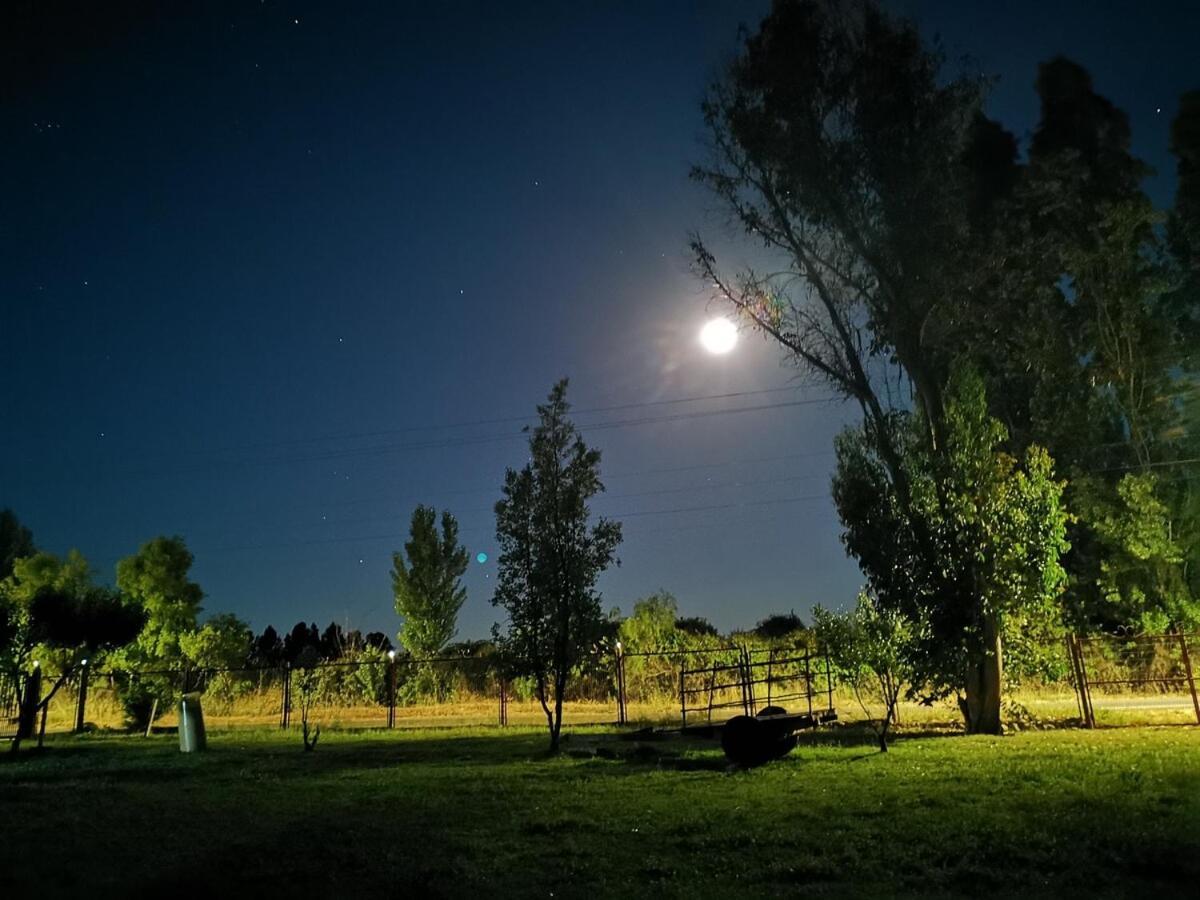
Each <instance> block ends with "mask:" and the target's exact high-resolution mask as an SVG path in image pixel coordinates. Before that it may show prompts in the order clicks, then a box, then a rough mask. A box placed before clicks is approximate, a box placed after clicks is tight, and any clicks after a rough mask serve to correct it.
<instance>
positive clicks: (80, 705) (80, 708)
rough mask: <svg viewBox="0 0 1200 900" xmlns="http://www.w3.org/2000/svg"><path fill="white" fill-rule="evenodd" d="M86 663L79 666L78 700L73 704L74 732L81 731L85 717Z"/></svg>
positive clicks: (85, 661)
mask: <svg viewBox="0 0 1200 900" xmlns="http://www.w3.org/2000/svg"><path fill="white" fill-rule="evenodd" d="M87 692H88V661H87V660H86V659H85V660H84V661H83V662H82V663H80V664H79V699H78V701H77V702H76V704H75V731H76V733H78V732H81V731H83V725H84V721H85V719H86V717H87Z"/></svg>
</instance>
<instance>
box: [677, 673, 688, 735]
mask: <svg viewBox="0 0 1200 900" xmlns="http://www.w3.org/2000/svg"><path fill="white" fill-rule="evenodd" d="M686 670H687V663H680V664H679V719H680V723H681V727H683V728H687V694H686V693H684V674H683V673H684V672H685V671H686Z"/></svg>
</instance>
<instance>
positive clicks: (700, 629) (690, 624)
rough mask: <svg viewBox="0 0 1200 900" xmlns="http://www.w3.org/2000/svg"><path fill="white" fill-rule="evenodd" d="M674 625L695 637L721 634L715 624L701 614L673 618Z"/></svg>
mask: <svg viewBox="0 0 1200 900" xmlns="http://www.w3.org/2000/svg"><path fill="white" fill-rule="evenodd" d="M675 627H676V628H677V629H679V630H680V631H682V632H683V633H684V634H691V635H695V636H696V637H719V636H720V634H721V633H720V632H719V631H717V626H716V625H714V624H713V623H712V622H710V621H708V619H706V618H704V617H703V616H683V617H682V618H679V619H676V620H675Z"/></svg>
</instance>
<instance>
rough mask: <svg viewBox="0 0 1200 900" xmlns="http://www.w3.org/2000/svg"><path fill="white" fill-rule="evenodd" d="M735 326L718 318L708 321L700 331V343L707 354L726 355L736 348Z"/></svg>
mask: <svg viewBox="0 0 1200 900" xmlns="http://www.w3.org/2000/svg"><path fill="white" fill-rule="evenodd" d="M737 339H738V334H737V326H736V325H734V324H733V323H732V322H730V321H729V320H728V319H726V318H725V317H724V316H720V317H719V318H716V319H710V320H709V321H707V322H706V323H705V324H704V327H703V328H701V329H700V343H701V345H702V346H703V347H704V349H705V350H707V351H708V352H709V353H717V354H721V353H728V352H729V351H730V350H732V349H733V348H734V347H735V346H737Z"/></svg>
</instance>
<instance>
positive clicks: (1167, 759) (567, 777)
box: [0, 728, 1200, 897]
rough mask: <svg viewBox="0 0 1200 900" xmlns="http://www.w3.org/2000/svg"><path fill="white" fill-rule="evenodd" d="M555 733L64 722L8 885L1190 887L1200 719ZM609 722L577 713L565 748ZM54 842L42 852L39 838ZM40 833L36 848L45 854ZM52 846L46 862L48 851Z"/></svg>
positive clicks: (391, 889)
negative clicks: (761, 746)
mask: <svg viewBox="0 0 1200 900" xmlns="http://www.w3.org/2000/svg"><path fill="white" fill-rule="evenodd" d="M544 740H545V738H544V735H543V733H542V732H541V731H536V730H532V729H521V728H511V729H509V730H507V731H501V730H499V729H491V730H488V729H474V730H466V729H457V730H438V731H407V732H406V731H397V732H390V733H389V732H383V731H380V732H363V733H337V732H329V733H328V734H325V735H322V738H321V743H320V746H319V747H318V748H317V750H316V752H315V753H310V754H305V753H303V752H302V751H301V750H300V740H299V737H298V736H297V735H295V734H288V735H281V734H280V733H279V732H277V731H262V732H252V731H246V730H238V731H228V732H214V733H212V734H211V735H210V751H209V752H208V753H207V754H204V755H199V756H184V755H181V754H179V753H178V752H177V749H176V746H177V745H176V743H175V741H174V739H173V738H169V737H156V738H150V739H141V738H123V737H102V736H90V737H83V738H56V739H54V740H53V741H52V742H51V746H50V749H49V750H48V751H47V752H45V753H43V754H41V755H40V756H38V755H34V754H29V755H24V754H23V755H22V758H20V759H19V760H17V761H15V762H14V761H11V760H5V761H4V763H2V764H0V809H2V810H3V812H4V822H5V826H4V841H3V842H0V894H3V893H7V892H9V891H10V890H12V889H27V890H29V891H30V892H31V893H30V894H29V896H34V895H37V896H52V895H61V894H65V893H70V892H74V891H88V892H99V893H100V894H101V895H108V894H112V893H115V892H117V891H123V892H126V893H128V892H133V893H135V894H137V895H149V894H158V893H160V892H165V891H167V890H169V889H173V888H176V887H180V886H183V885H192V884H206V885H208V886H210V888H211V890H212V891H213V892H214V893H215V894H217V895H218V896H219V895H220V894H221V893H222V892H224V893H227V894H233V895H237V896H241V895H245V894H248V893H252V892H262V893H266V894H272V895H274V894H280V893H284V892H288V893H292V892H295V893H297V895H308V894H315V895H316V896H329V895H336V896H350V895H362V894H364V893H367V892H380V893H381V895H383V896H391V895H395V894H397V893H398V892H400V891H409V892H419V893H420V894H422V895H428V894H434V895H455V896H457V895H465V894H479V895H495V894H505V895H513V894H515V895H522V896H542V897H546V896H549V895H550V894H551V893H553V894H554V895H555V896H594V895H607V896H621V895H624V896H628V895H630V894H638V895H659V894H664V895H667V896H673V895H684V894H686V895H689V896H690V895H700V896H717V895H720V896H731V895H736V896H742V895H746V896H761V895H764V894H767V895H772V894H794V893H798V892H800V891H802V890H819V891H823V892H827V893H832V894H834V895H843V896H844V895H848V894H849V895H892V894H906V893H907V894H913V893H941V894H944V895H956V894H962V893H966V892H971V893H1002V894H1014V893H1025V894H1029V893H1033V894H1041V895H1049V894H1058V893H1072V894H1088V895H1092V896H1094V895H1096V894H1101V895H1105V894H1107V895H1111V896H1122V895H1128V894H1129V893H1132V892H1133V891H1135V890H1138V891H1143V890H1147V891H1153V892H1156V893H1153V894H1148V895H1151V896H1171V895H1175V894H1180V895H1188V894H1189V893H1190V891H1191V889H1192V888H1193V887H1194V885H1195V883H1196V879H1197V878H1198V877H1200V861H1198V860H1200V853H1198V852H1197V851H1200V761H1198V760H1200V729H1194V728H1154V729H1120V730H1117V729H1114V730H1108V731H1097V732H1084V731H1075V730H1070V731H1039V732H1032V733H1022V734H1019V735H1014V736H1009V737H1004V738H966V737H958V736H952V737H943V736H930V737H916V736H908V737H905V738H902V739H901V740H900V741H899V742H898V743H897V744H896V745H895V747H894V749H893V751H892V752H891V753H889V754H887V755H881V754H878V753H875V752H873V751H872V750H871V748H870V747H869V745H867V744H865V743H864V741H865V737H864V736H863V735H861V734H858V733H856V732H855V731H854V729H839V730H837V731H828V732H824V733H822V734H820V735H816V736H814V739H812V740H810V741H809V742H808V743H806V744H805V745H804V746H802V747H801V748H798V749H797V750H796V751H795V752H794V754H793V755H792V756H791V757H789V758H788V759H786V760H784V761H782V762H779V763H774V764H771V765H769V766H767V767H764V768H762V769H758V770H755V771H751V772H730V771H728V770H727V767H726V766H725V764H724V760H723V758H722V757H721V756H720V753H719V751H718V750H716V749H715V748H713V747H711V745H705V744H696V745H691V746H689V745H683V744H677V743H674V742H665V743H662V744H658V745H656V747H657V748H658V749H660V750H661V751H663V752H664V753H666V754H667V755H666V756H662V757H660V758H658V759H657V760H656V759H648V760H645V761H636V762H635V761H623V760H618V759H608V758H602V757H588V758H579V757H575V756H564V757H560V758H556V759H546V758H544V757H543V756H542V755H541V751H542V748H543V745H544ZM597 742H603V744H602V746H604V747H610V748H611V747H616V748H619V749H620V748H627V747H629V746H631V745H630V744H628V743H626V742H616V741H614V740H612V739H610V738H607V737H606V736H605V734H604V732H603V730H602V729H585V730H583V731H581V732H577V733H576V734H575V735H574V736H573V737H572V738H571V740H570V741H569V742H568V744H567V746H568V748H575V750H576V751H579V750H580V749H581V748H583V747H592V746H594V745H596V743H597ZM47 848H52V849H51V850H50V852H44V851H46V850H47ZM35 851H37V852H35ZM39 860H40V861H39Z"/></svg>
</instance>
